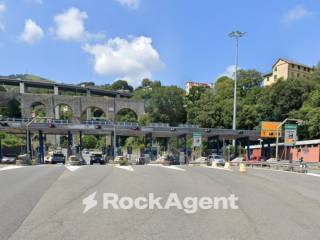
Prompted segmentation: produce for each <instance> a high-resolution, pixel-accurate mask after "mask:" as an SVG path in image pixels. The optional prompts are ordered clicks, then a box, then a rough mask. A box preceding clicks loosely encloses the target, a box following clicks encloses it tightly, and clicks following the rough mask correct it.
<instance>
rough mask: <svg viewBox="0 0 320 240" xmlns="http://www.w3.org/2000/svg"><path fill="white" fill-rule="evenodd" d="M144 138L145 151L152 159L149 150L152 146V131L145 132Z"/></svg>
mask: <svg viewBox="0 0 320 240" xmlns="http://www.w3.org/2000/svg"><path fill="white" fill-rule="evenodd" d="M145 140H146V141H145V146H146V151H145V153H146V154H149V156H150V159H151V160H152V151H151V148H152V133H147V134H146V139H145Z"/></svg>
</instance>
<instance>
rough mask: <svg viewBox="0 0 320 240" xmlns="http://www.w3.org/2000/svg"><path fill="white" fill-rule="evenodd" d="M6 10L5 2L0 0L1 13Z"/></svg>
mask: <svg viewBox="0 0 320 240" xmlns="http://www.w3.org/2000/svg"><path fill="white" fill-rule="evenodd" d="M5 11H6V4H5V3H4V2H0V13H3V12H5Z"/></svg>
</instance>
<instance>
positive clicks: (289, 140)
mask: <svg viewBox="0 0 320 240" xmlns="http://www.w3.org/2000/svg"><path fill="white" fill-rule="evenodd" d="M297 130H298V125H296V124H286V125H285V126H284V144H285V145H286V146H293V145H295V144H296V142H297Z"/></svg>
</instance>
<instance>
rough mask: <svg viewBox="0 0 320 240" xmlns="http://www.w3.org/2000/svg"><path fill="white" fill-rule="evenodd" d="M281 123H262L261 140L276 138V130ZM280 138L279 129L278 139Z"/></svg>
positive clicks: (280, 130)
mask: <svg viewBox="0 0 320 240" xmlns="http://www.w3.org/2000/svg"><path fill="white" fill-rule="evenodd" d="M280 125H281V122H262V125H261V137H262V138H277V129H278V127H279V126H280ZM281 136H282V128H280V129H279V137H281Z"/></svg>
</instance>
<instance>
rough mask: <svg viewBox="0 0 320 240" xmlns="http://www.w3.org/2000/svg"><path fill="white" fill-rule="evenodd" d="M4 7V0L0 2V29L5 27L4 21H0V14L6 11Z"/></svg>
mask: <svg viewBox="0 0 320 240" xmlns="http://www.w3.org/2000/svg"><path fill="white" fill-rule="evenodd" d="M6 9H7V7H6V4H5V3H4V2H0V30H4V29H5V26H4V23H3V21H2V14H3V13H4V12H5V11H6Z"/></svg>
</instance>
